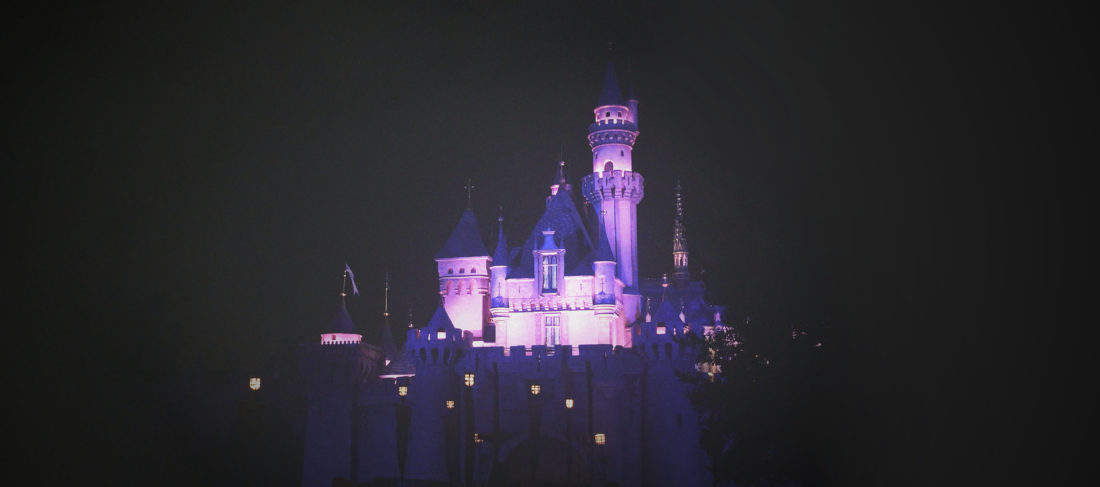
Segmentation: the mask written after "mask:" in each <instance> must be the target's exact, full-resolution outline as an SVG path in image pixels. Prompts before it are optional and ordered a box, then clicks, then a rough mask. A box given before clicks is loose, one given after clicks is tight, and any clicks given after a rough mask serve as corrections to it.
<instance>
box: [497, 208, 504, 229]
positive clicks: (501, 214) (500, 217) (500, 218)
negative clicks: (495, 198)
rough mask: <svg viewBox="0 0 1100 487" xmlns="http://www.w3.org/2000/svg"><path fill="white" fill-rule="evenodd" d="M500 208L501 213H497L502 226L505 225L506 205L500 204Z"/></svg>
mask: <svg viewBox="0 0 1100 487" xmlns="http://www.w3.org/2000/svg"><path fill="white" fill-rule="evenodd" d="M499 208H500V214H499V215H497V221H498V222H500V224H501V226H503V225H504V205H499Z"/></svg>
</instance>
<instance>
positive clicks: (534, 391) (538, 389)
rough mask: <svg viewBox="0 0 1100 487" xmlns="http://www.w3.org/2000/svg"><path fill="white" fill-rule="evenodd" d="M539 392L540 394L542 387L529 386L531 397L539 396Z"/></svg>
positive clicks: (536, 385)
mask: <svg viewBox="0 0 1100 487" xmlns="http://www.w3.org/2000/svg"><path fill="white" fill-rule="evenodd" d="M540 392H542V386H540V385H538V384H531V395H532V396H537V395H539V393H540Z"/></svg>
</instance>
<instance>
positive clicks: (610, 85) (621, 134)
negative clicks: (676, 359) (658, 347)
mask: <svg viewBox="0 0 1100 487" xmlns="http://www.w3.org/2000/svg"><path fill="white" fill-rule="evenodd" d="M596 105H597V106H596V108H595V110H593V114H594V115H595V121H594V122H593V123H592V124H591V125H589V126H588V144H589V145H590V146H591V147H592V173H591V174H589V175H587V176H585V177H584V179H583V182H582V186H583V190H584V197H585V198H586V199H587V200H588V202H589V203H590V204H591V205H592V206H593V207H594V208H595V209H596V211H598V212H599V214H600V225H602V226H603V229H604V231H605V232H606V233H607V239H608V241H609V242H610V244H611V249H612V251H613V252H614V254H615V260H616V261H617V262H618V266H617V267H616V276H617V277H618V278H619V279H620V280H622V282H623V286H624V287H625V288H626V289H627V292H631V293H637V286H638V226H637V220H638V218H637V214H638V212H637V209H638V203H639V202H640V201H642V196H643V195H644V186H645V185H644V182H645V181H644V179H643V178H642V175H641V174H638V173H637V172H635V171H634V168H633V162H632V160H631V156H632V153H633V151H634V141H635V140H636V139H637V137H638V118H637V114H638V101H637V100H634V99H631V100H624V99H623V96H622V92H621V91H620V89H619V79H618V77H617V76H615V65H614V63H612V62H608V63H607V73H606V75H605V76H604V84H603V91H602V92H601V93H600V99H599V102H597V104H596Z"/></svg>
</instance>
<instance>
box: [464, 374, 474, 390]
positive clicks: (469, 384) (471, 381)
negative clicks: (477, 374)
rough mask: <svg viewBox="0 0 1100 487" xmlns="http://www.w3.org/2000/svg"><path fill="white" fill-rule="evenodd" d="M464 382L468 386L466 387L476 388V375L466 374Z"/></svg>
mask: <svg viewBox="0 0 1100 487" xmlns="http://www.w3.org/2000/svg"><path fill="white" fill-rule="evenodd" d="M462 382H463V383H464V384H466V387H473V386H474V373H473V372H466V376H465V377H463V378H462Z"/></svg>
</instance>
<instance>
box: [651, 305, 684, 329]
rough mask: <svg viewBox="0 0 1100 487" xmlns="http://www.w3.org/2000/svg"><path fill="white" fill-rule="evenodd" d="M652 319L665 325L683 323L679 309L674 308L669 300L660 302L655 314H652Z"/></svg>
mask: <svg viewBox="0 0 1100 487" xmlns="http://www.w3.org/2000/svg"><path fill="white" fill-rule="evenodd" d="M653 321H655V322H657V323H664V324H666V325H673V324H680V325H682V324H684V322H683V321H681V320H680V310H678V309H676V307H675V306H673V305H672V302H670V301H665V302H663V303H661V306H660V307H658V308H657V314H656V315H654V316H653Z"/></svg>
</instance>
